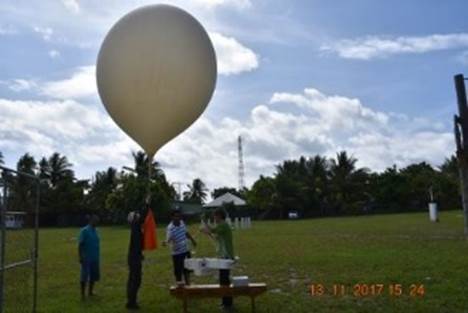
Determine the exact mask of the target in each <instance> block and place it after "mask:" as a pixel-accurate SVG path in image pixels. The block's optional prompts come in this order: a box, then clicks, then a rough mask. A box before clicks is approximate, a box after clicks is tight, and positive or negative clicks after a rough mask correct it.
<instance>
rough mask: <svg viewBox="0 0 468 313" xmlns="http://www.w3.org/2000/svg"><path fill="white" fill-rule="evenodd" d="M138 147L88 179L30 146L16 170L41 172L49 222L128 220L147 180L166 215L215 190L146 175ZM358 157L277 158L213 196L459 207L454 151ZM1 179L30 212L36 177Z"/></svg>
mask: <svg viewBox="0 0 468 313" xmlns="http://www.w3.org/2000/svg"><path fill="white" fill-rule="evenodd" d="M132 155H133V165H132V166H128V167H124V168H123V169H121V170H118V169H116V168H113V167H109V168H108V169H106V170H103V171H97V172H96V173H95V174H94V175H93V177H92V178H91V179H89V180H80V179H77V178H76V175H75V172H74V170H73V165H72V164H71V163H70V162H69V161H68V159H67V157H66V156H64V155H61V154H60V153H53V154H52V155H50V156H49V157H42V158H41V159H40V160H39V161H37V160H35V159H34V157H32V156H31V155H30V154H28V153H26V154H24V155H23V156H21V157H20V159H19V160H18V162H17V164H16V170H18V171H21V172H24V173H28V174H30V175H34V176H36V177H38V178H39V179H40V184H39V189H40V195H41V196H40V203H39V209H40V219H41V225H43V226H47V225H50V226H54V225H77V224H82V223H83V222H84V221H83V219H84V216H85V215H86V214H89V213H96V214H98V215H99V216H100V217H101V219H102V221H103V222H104V223H109V224H116V223H124V222H125V219H126V215H127V213H128V212H129V211H132V210H137V209H140V208H142V207H143V206H144V201H145V196H146V194H147V192H148V188H149V190H150V192H151V195H152V197H151V207H152V208H153V210H154V211H155V214H156V216H157V217H158V219H159V220H160V221H161V220H162V221H165V220H167V219H168V217H169V211H170V209H171V205H172V202H173V201H175V200H180V199H183V201H184V202H190V203H197V204H203V203H205V202H206V201H207V199H208V192H209V190H208V189H207V188H206V186H205V184H204V182H203V181H202V180H201V179H200V178H196V179H194V180H193V182H192V183H191V184H190V185H187V186H186V188H185V189H186V190H187V191H185V192H184V193H183V194H181V195H179V194H177V191H176V189H175V188H174V186H173V185H171V184H170V182H168V180H167V178H166V175H165V173H164V171H163V169H162V168H161V166H160V164H159V163H158V162H152V164H151V166H150V167H151V177H148V162H149V160H148V158H147V157H146V155H145V154H144V153H143V152H141V151H139V152H134V153H132ZM357 162H358V160H357V159H356V158H354V157H353V156H350V155H349V154H348V153H347V152H346V151H342V152H339V153H337V155H336V156H335V157H334V158H326V157H324V156H321V155H316V156H312V157H300V158H298V159H295V160H286V161H283V162H282V163H281V164H279V165H277V166H276V170H275V173H274V174H273V175H271V176H260V177H259V178H258V179H257V180H256V181H255V182H254V184H253V185H252V187H251V188H250V189H244V190H237V189H236V188H232V187H219V188H216V189H214V190H212V192H211V197H212V198H216V197H218V196H221V195H222V194H224V193H226V192H230V193H232V194H234V195H237V196H239V197H241V198H243V199H245V200H246V201H247V203H248V206H249V207H250V209H251V212H252V215H255V216H256V217H258V218H277V219H281V218H287V214H288V212H290V211H297V212H298V213H299V215H300V216H303V217H319V216H339V215H355V214H371V213H390V212H409V211H422V210H427V204H428V202H429V201H430V200H431V196H432V197H433V201H435V202H437V203H438V204H439V207H440V208H441V209H443V210H448V209H458V208H460V207H461V199H460V194H459V181H458V166H457V160H456V158H455V157H454V156H452V157H450V158H447V159H446V160H445V161H444V163H443V164H442V165H440V166H439V167H432V166H431V165H429V164H428V163H425V162H421V163H418V164H411V165H408V166H406V167H403V168H397V167H396V166H393V167H389V168H387V169H386V170H385V171H383V172H373V171H371V170H369V169H367V168H359V167H357ZM3 163H4V162H3V155H2V154H1V152H0V164H3ZM2 180H3V181H4V182H6V184H7V185H8V188H9V210H12V211H15V210H17V211H24V210H26V211H30V212H32V210H33V208H34V199H35V192H36V185H35V183H34V181H33V180H31V179H28V178H26V177H23V176H15V175H10V174H5V173H4V174H3V176H2ZM148 182H149V183H148Z"/></svg>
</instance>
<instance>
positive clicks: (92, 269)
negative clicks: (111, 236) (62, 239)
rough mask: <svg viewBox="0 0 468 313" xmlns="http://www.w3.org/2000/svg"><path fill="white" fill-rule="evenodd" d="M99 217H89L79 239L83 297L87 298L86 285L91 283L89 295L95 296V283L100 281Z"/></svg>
mask: <svg viewBox="0 0 468 313" xmlns="http://www.w3.org/2000/svg"><path fill="white" fill-rule="evenodd" d="M98 221H99V218H98V217H97V216H96V215H91V216H90V217H89V221H88V225H86V226H85V227H83V228H82V229H81V230H80V236H79V240H78V255H79V258H80V264H81V275H80V283H81V298H82V299H84V298H85V291H86V285H87V284H88V283H89V289H88V295H89V296H93V295H94V294H93V288H94V283H95V282H97V281H99V278H100V272H99V254H100V252H99V235H98V232H97V230H96V225H97V223H98Z"/></svg>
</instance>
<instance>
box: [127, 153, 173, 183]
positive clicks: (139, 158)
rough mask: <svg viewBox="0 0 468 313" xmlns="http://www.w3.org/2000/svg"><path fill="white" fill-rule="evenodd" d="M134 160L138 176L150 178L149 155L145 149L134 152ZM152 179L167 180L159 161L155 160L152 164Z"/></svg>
mask: <svg viewBox="0 0 468 313" xmlns="http://www.w3.org/2000/svg"><path fill="white" fill-rule="evenodd" d="M132 155H133V161H134V170H135V172H136V174H137V177H138V178H141V179H148V162H149V161H148V156H147V155H146V153H144V152H143V151H138V152H132ZM151 179H153V180H156V181H162V180H165V179H166V177H165V175H164V172H163V170H162V169H161V166H160V164H159V163H158V162H156V161H153V163H152V164H151Z"/></svg>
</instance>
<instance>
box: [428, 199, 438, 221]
mask: <svg viewBox="0 0 468 313" xmlns="http://www.w3.org/2000/svg"><path fill="white" fill-rule="evenodd" d="M429 219H430V220H431V222H438V221H439V212H438V211H437V203H435V202H429Z"/></svg>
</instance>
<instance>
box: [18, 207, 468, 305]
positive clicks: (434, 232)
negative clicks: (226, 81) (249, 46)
mask: <svg viewBox="0 0 468 313" xmlns="http://www.w3.org/2000/svg"><path fill="white" fill-rule="evenodd" d="M462 224H463V219H462V215H461V212H458V211H457V212H449V213H442V215H441V222H440V223H438V224H433V223H430V222H429V221H428V216H427V214H401V215H381V216H371V217H350V218H328V219H315V220H299V221H282V222H257V223H254V226H253V228H252V229H249V230H238V231H235V233H234V240H235V248H236V254H237V255H238V256H239V257H240V258H241V260H240V263H239V265H238V266H237V267H236V269H235V271H234V274H245V275H249V276H250V278H251V280H253V281H262V282H266V283H267V284H268V286H269V291H268V293H267V294H265V295H263V296H261V297H259V298H258V304H257V310H258V312H291V313H299V312H424V313H427V312H438V313H440V312H451V313H452V312H468V241H465V240H464V239H463V237H462ZM197 227H198V225H194V226H192V233H194V234H196V237H197V238H198V241H199V247H198V248H197V251H196V256H211V255H213V254H214V246H213V243H212V242H211V241H210V240H208V239H207V238H205V237H203V236H202V235H201V234H199V233H198V231H197V229H198V228H197ZM77 232H78V229H44V230H41V239H40V244H41V248H40V251H41V254H40V284H39V285H40V288H39V309H40V310H39V311H40V312H43V313H53V312H57V313H65V312H66V313H73V312H90V313H91V312H114V313H115V312H126V310H125V309H124V304H125V283H126V277H127V268H126V253H127V246H128V235H129V233H128V230H127V229H126V228H123V227H102V228H100V234H101V249H102V264H101V266H102V268H101V270H102V280H101V282H100V283H99V284H98V285H97V287H96V292H97V293H98V296H97V297H96V298H93V299H88V300H86V301H84V302H83V301H81V300H80V298H79V288H78V273H79V264H78V260H77V252H76V239H75V237H76V235H77ZM159 236H162V229H160V230H159ZM160 238H161V237H160ZM215 280H216V278H214V277H202V278H199V277H194V282H195V283H197V282H200V283H201V282H210V281H211V282H214V281H215ZM172 283H173V276H172V265H171V262H170V256H169V251H168V250H167V248H160V249H159V250H157V251H155V252H150V253H146V260H145V264H144V278H143V285H142V289H141V292H140V300H141V301H140V302H141V306H142V310H141V312H180V311H181V304H180V302H179V301H178V300H176V299H173V298H171V297H170V296H169V293H168V288H169V286H170V285H171V284H172ZM357 283H360V284H367V285H371V284H383V285H384V289H383V291H382V294H380V295H368V296H356V295H354V294H353V289H354V288H353V286H354V285H355V284H357ZM311 284H323V285H324V286H325V287H327V288H328V289H327V290H326V292H325V294H324V295H322V296H319V295H316V296H311V294H310V285H311ZM333 284H343V285H345V286H346V288H347V289H346V290H345V295H342V296H334V295H332V286H333ZM390 284H401V286H402V291H403V292H402V295H400V296H396V295H394V296H390V295H389V285H390ZM412 284H417V285H418V286H419V285H421V284H423V285H424V289H425V294H424V296H415V297H413V296H410V295H409V293H410V286H411V285H412ZM361 291H362V292H365V290H363V289H361ZM376 292H377V291H376V290H375V289H374V293H376ZM370 293H371V291H370ZM218 302H219V301H218V300H217V299H208V300H202V301H200V300H194V301H192V302H191V303H190V311H191V312H203V313H210V312H219V308H218ZM235 305H236V308H237V312H250V306H249V305H250V302H249V300H248V299H243V298H239V299H236V300H235ZM11 312H13V311H11Z"/></svg>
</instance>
